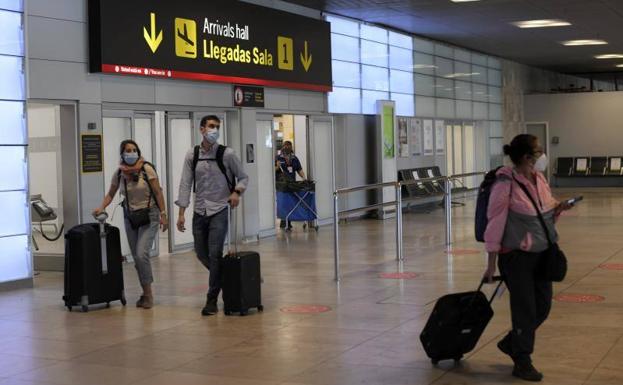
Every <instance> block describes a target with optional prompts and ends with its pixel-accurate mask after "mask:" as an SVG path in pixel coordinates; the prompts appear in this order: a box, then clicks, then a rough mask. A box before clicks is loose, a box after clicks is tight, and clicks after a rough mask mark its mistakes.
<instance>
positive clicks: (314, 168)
mask: <svg viewBox="0 0 623 385" xmlns="http://www.w3.org/2000/svg"><path fill="white" fill-rule="evenodd" d="M307 126H308V127H309V136H308V138H309V149H311V150H313V151H308V154H309V160H310V165H311V167H310V179H312V180H314V181H315V182H316V210H317V214H318V224H321V225H322V224H329V223H332V222H333V192H334V191H335V177H334V170H335V163H334V146H333V143H334V142H333V140H334V133H333V118H332V117H331V116H321V115H314V116H309V117H308V125H307Z"/></svg>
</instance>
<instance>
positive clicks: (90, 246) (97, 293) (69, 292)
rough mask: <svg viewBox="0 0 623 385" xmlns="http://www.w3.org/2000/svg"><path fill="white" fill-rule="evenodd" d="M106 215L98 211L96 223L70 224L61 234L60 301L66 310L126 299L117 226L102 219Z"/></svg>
mask: <svg viewBox="0 0 623 385" xmlns="http://www.w3.org/2000/svg"><path fill="white" fill-rule="evenodd" d="M107 217H108V215H106V213H102V214H100V215H99V216H98V217H97V218H96V219H97V220H98V221H99V223H86V224H82V225H77V226H74V227H72V228H71V229H70V230H69V231H68V232H67V234H65V293H64V295H63V301H65V306H67V309H69V311H71V310H72V308H73V307H74V306H80V307H81V309H82V311H84V312H87V311H89V305H94V304H106V305H107V306H108V305H109V304H110V302H112V301H121V303H122V304H123V305H124V306H125V304H126V299H125V293H124V286H123V267H122V259H123V256H122V255H121V239H120V236H119V229H118V228H117V227H114V226H110V225H108V224H106V223H105V221H106V218H107Z"/></svg>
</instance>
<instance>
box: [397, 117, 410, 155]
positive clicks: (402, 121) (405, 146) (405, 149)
mask: <svg viewBox="0 0 623 385" xmlns="http://www.w3.org/2000/svg"><path fill="white" fill-rule="evenodd" d="M398 156H400V157H401V158H408V157H409V134H408V130H407V118H399V119H398Z"/></svg>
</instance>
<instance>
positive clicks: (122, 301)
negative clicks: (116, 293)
mask: <svg viewBox="0 0 623 385" xmlns="http://www.w3.org/2000/svg"><path fill="white" fill-rule="evenodd" d="M127 303H128V301H126V300H125V297H121V304H122V305H123V306H125V305H126V304H127Z"/></svg>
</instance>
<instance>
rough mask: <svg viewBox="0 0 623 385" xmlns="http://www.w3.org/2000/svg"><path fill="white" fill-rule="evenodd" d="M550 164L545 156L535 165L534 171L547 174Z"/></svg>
mask: <svg viewBox="0 0 623 385" xmlns="http://www.w3.org/2000/svg"><path fill="white" fill-rule="evenodd" d="M548 164H549V162H548V161H547V155H545V154H543V155H541V156H540V157H539V159H537V160H536V163H535V164H534V169H535V170H537V171H539V172H545V170H547V166H548Z"/></svg>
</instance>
